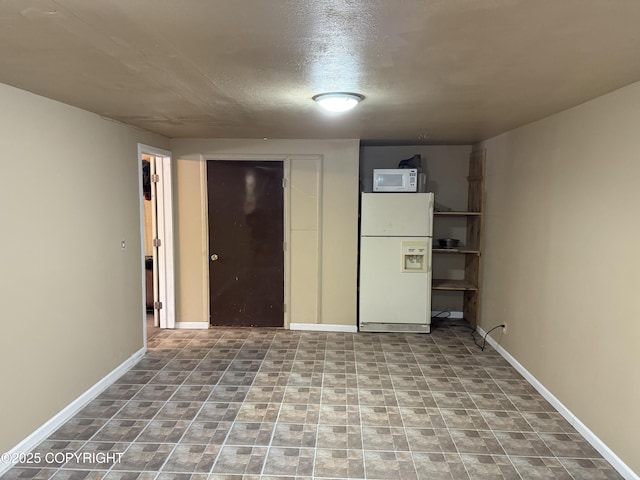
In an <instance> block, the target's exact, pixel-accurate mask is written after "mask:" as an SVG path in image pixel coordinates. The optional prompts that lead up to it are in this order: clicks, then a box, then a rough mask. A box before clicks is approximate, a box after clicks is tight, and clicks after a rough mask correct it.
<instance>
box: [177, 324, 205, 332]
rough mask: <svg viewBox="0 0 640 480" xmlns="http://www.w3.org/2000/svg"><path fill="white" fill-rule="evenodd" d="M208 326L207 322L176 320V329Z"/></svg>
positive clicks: (199, 328)
mask: <svg viewBox="0 0 640 480" xmlns="http://www.w3.org/2000/svg"><path fill="white" fill-rule="evenodd" d="M208 328H209V324H208V323H207V322H176V329H181V330H207V329H208Z"/></svg>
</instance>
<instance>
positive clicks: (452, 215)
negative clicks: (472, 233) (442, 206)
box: [433, 212, 482, 217]
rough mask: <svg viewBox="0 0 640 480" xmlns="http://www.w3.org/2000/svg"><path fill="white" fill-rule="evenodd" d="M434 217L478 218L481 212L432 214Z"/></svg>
mask: <svg viewBox="0 0 640 480" xmlns="http://www.w3.org/2000/svg"><path fill="white" fill-rule="evenodd" d="M433 214H434V215H435V216H438V215H441V216H443V217H445V216H446V217H474V216H477V217H479V216H480V215H482V212H433Z"/></svg>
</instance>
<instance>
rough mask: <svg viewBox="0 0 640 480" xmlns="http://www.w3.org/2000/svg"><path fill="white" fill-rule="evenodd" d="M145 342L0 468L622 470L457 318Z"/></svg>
mask: <svg viewBox="0 0 640 480" xmlns="http://www.w3.org/2000/svg"><path fill="white" fill-rule="evenodd" d="M148 345H149V352H148V354H147V355H146V356H145V357H144V358H143V359H142V360H141V361H140V362H139V363H138V364H137V365H136V366H135V367H134V368H133V369H131V370H130V371H129V372H127V373H126V374H125V375H123V376H122V377H121V378H120V379H119V380H118V381H117V382H116V383H115V384H114V385H112V386H110V387H109V388H108V389H107V390H106V391H104V392H103V393H102V394H101V395H100V396H99V397H98V398H96V399H95V400H94V401H92V402H91V403H90V404H88V405H87V406H86V407H85V408H84V409H83V410H82V411H81V412H79V413H78V414H77V415H76V416H75V417H74V418H72V419H71V420H69V421H68V422H67V423H66V424H65V425H63V426H62V427H61V428H60V429H59V430H57V431H56V432H55V433H53V434H52V435H51V436H50V437H49V438H48V439H47V440H46V441H44V442H43V443H41V444H40V445H39V446H38V447H37V448H36V449H35V450H34V453H40V454H41V456H42V457H43V458H44V457H45V456H46V454H47V453H48V454H50V455H49V458H50V459H51V460H53V461H52V462H50V463H45V462H43V463H41V464H39V465H33V464H30V465H18V466H16V467H14V468H13V469H12V470H10V471H9V472H7V473H6V474H5V475H4V476H2V477H1V478H2V480H8V479H17V478H33V479H48V478H54V479H56V480H62V479H69V480H70V479H88V480H98V479H104V480H134V479H135V480H169V479H178V480H218V479H241V478H242V479H246V480H250V479H251V480H253V479H273V480H276V479H287V478H288V479H294V478H295V479H315V478H317V479H346V478H359V479H364V478H366V479H385V480H387V479H393V480H394V479H403V480H404V479H429V480H432V479H433V480H435V479H474V480H475V479H491V480H494V479H552V478H557V479H574V480H588V479H617V478H621V477H620V476H619V475H618V474H617V473H616V472H615V470H613V469H612V467H611V466H610V465H609V464H608V463H607V462H606V461H605V460H603V459H602V457H601V456H600V455H599V454H598V453H597V452H596V451H595V450H594V449H593V448H592V447H591V446H590V445H589V444H588V443H587V442H586V441H585V440H584V439H583V438H582V437H581V436H580V435H579V434H578V433H576V431H575V430H574V429H573V428H572V427H571V426H570V425H569V424H568V423H567V422H566V421H565V420H564V419H563V418H562V417H561V416H560V414H558V413H557V412H556V411H554V410H553V408H552V407H551V406H550V405H549V404H548V403H547V402H546V401H545V400H544V399H543V398H542V397H540V396H539V395H538V394H537V392H536V391H535V390H534V389H533V388H532V387H531V386H530V385H529V384H528V383H527V382H526V381H525V380H524V379H523V378H522V377H521V376H520V375H519V374H518V373H517V372H516V371H515V370H514V369H513V368H511V367H510V366H509V365H508V364H507V363H506V362H505V360H503V359H502V357H500V356H499V355H498V354H497V353H496V352H495V350H493V349H492V348H491V347H489V346H487V348H486V349H485V351H484V352H483V351H481V350H480V349H479V348H478V347H477V346H476V345H475V344H474V342H473V339H472V337H471V336H470V333H469V330H467V329H465V328H463V327H462V326H459V325H452V324H447V325H442V326H441V327H440V328H437V329H435V330H434V332H433V333H432V334H430V335H425V334H406V335H405V334H380V333H358V334H347V333H319V332H300V331H287V330H276V329H211V330H208V331H160V332H157V333H156V334H155V335H154V336H153V337H152V338H150V340H149V344H148ZM56 453H60V455H55V454H56ZM73 453H81V454H82V456H78V457H73V456H72V455H71V454H73ZM67 454H68V455H67ZM109 454H111V458H110V457H109ZM116 454H117V455H116ZM116 456H117V457H119V459H118V461H115V458H116Z"/></svg>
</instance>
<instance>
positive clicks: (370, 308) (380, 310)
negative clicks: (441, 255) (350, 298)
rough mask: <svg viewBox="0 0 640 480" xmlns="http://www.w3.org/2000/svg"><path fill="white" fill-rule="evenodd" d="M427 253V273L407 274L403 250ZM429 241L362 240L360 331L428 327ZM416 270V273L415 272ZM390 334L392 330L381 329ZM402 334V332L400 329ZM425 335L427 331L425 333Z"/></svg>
mask: <svg viewBox="0 0 640 480" xmlns="http://www.w3.org/2000/svg"><path fill="white" fill-rule="evenodd" d="M416 243H419V244H421V245H425V244H426V247H427V249H428V250H429V255H426V257H425V259H424V261H426V262H428V263H429V265H428V267H427V268H426V269H425V270H426V271H410V270H412V269H411V268H409V269H407V268H406V265H405V252H404V249H403V246H404V247H406V246H407V245H412V244H416ZM430 251H431V238H429V237H425V238H415V237H363V238H362V240H361V243H360V327H361V329H362V330H365V329H368V330H372V328H366V324H386V325H391V324H396V325H398V326H400V325H411V324H415V325H425V326H428V325H429V324H430V323H431V290H430V286H431V266H430V262H431V255H430ZM416 270H417V269H416ZM383 330H392V329H383ZM400 330H402V329H400ZM426 331H428V329H427V330H426Z"/></svg>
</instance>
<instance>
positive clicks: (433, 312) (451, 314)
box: [431, 310, 464, 320]
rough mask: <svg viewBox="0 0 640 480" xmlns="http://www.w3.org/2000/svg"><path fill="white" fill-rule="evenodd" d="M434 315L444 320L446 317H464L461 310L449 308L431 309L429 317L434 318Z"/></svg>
mask: <svg viewBox="0 0 640 480" xmlns="http://www.w3.org/2000/svg"><path fill="white" fill-rule="evenodd" d="M446 314H448V315H446ZM434 317H437V318H440V319H442V320H445V319H447V318H455V319H459V318H464V315H463V314H462V312H452V311H449V310H431V318H434Z"/></svg>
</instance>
